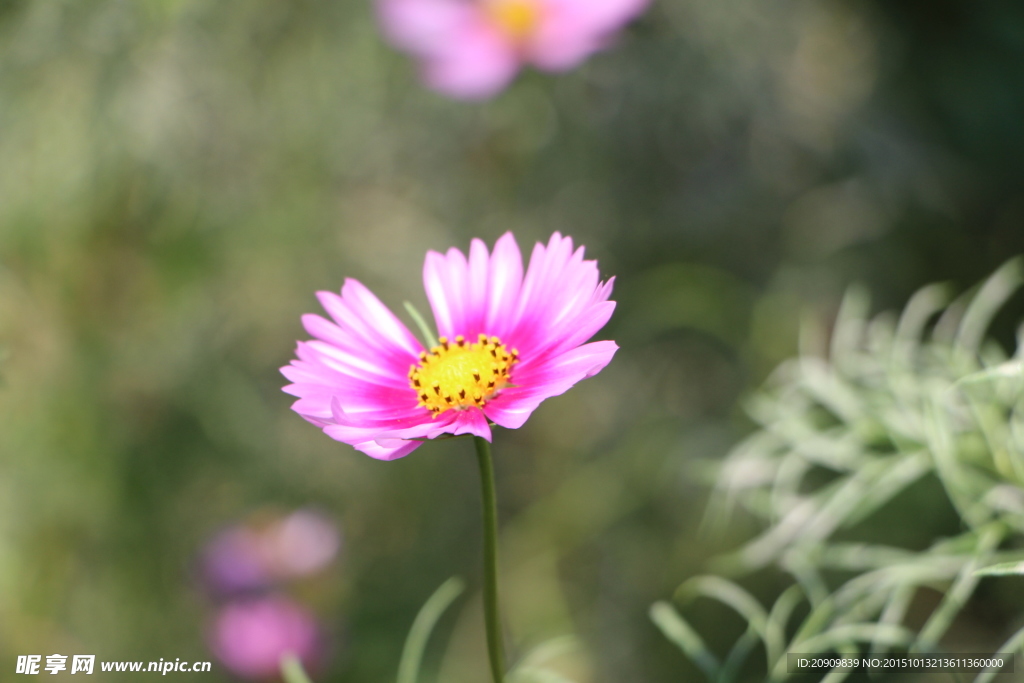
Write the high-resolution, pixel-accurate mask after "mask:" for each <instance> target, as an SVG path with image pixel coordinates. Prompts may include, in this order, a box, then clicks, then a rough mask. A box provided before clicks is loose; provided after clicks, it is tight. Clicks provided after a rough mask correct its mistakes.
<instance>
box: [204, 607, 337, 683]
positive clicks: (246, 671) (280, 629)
mask: <svg viewBox="0 0 1024 683" xmlns="http://www.w3.org/2000/svg"><path fill="white" fill-rule="evenodd" d="M210 648H211V649H212V650H213V653H214V655H215V656H216V657H217V659H219V660H220V662H221V663H222V664H223V665H224V666H226V667H227V668H228V669H229V670H230V671H231V672H232V673H234V674H235V675H237V676H240V677H242V678H248V679H251V680H263V679H269V678H275V677H277V675H278V671H279V667H280V662H281V658H282V657H283V656H284V655H286V654H289V653H291V654H293V655H295V656H296V657H298V658H299V659H300V660H301V661H302V663H303V665H304V666H306V667H307V668H310V667H311V666H314V665H315V663H316V662H317V661H318V660H319V659H320V658H321V657H322V655H323V639H322V638H321V635H320V630H319V628H318V626H317V623H316V620H315V619H314V618H313V616H312V615H311V614H310V613H309V612H307V611H306V610H305V609H303V608H302V607H300V606H298V605H297V604H295V603H294V602H292V601H291V600H288V599H287V598H283V597H280V596H269V597H264V598H257V599H245V600H240V601H237V602H232V603H228V604H227V605H226V606H225V607H223V608H222V609H221V610H220V612H219V613H218V615H217V618H216V619H215V621H214V625H213V631H212V632H211V633H210Z"/></svg>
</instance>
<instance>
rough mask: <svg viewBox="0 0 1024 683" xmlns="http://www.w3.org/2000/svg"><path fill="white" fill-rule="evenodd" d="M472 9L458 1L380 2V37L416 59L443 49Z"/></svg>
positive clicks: (400, 0)
mask: <svg viewBox="0 0 1024 683" xmlns="http://www.w3.org/2000/svg"><path fill="white" fill-rule="evenodd" d="M472 14H473V12H472V9H471V8H470V7H469V6H468V5H467V4H466V3H464V2H460V1H459V0H382V1H381V2H378V3H377V15H378V18H379V20H380V23H381V27H382V28H383V29H384V35H385V36H386V37H387V39H388V40H389V41H391V43H392V44H393V45H395V46H396V47H399V48H401V49H403V50H408V51H409V52H412V53H413V54H417V55H430V54H434V53H437V52H438V51H440V50H443V49H444V46H445V44H446V43H450V42H451V41H452V39H453V38H454V37H455V36H457V35H458V34H459V27H460V26H461V25H464V24H465V23H466V22H467V21H470V20H471V17H472Z"/></svg>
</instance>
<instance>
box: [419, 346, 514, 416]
mask: <svg viewBox="0 0 1024 683" xmlns="http://www.w3.org/2000/svg"><path fill="white" fill-rule="evenodd" d="M439 341H440V342H441V343H440V344H439V345H437V346H435V347H434V348H432V349H430V353H427V352H426V351H424V352H423V353H421V354H420V362H419V364H417V365H413V366H412V367H411V368H409V386H411V387H412V388H413V389H414V390H415V391H416V395H417V396H418V397H419V399H420V402H419V405H421V406H423V407H424V408H427V409H428V410H430V412H432V413H433V414H434V417H437V416H438V415H440V414H441V413H443V412H444V411H446V410H448V409H449V408H463V409H464V408H468V407H469V406H482V405H483V404H484V402H485V401H487V399H488V398H489V397H491V396H492V395H494V393H495V392H497V391H498V390H499V389H501V388H502V387H504V386H505V385H507V384H508V382H509V372H510V371H511V369H512V365H513V364H514V363H517V362H518V356H519V352H518V351H516V350H515V349H512V350H511V351H509V350H508V349H507V348H505V345H504V344H502V343H501V341H500V340H499V339H498V338H497V337H490V338H488V337H487V335H486V334H481V335H480V339H479V341H477V342H476V343H472V344H467V343H466V339H465V338H464V337H463V336H462V335H461V334H460V335H459V336H458V337H456V338H455V341H454V342H449V341H448V338H447V337H441V338H440V340H439Z"/></svg>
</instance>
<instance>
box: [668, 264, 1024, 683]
mask: <svg viewBox="0 0 1024 683" xmlns="http://www.w3.org/2000/svg"><path fill="white" fill-rule="evenodd" d="M1022 284H1024V261H1022V260H1021V259H1020V258H1017V259H1014V260H1012V261H1010V262H1009V263H1007V264H1006V265H1005V266H1003V267H1002V268H1000V269H999V271H997V272H996V274H995V275H993V276H992V277H991V278H990V279H989V280H988V281H987V282H986V283H985V284H984V285H983V286H982V287H981V288H980V289H979V290H978V291H977V293H976V294H973V295H972V296H970V297H969V298H961V299H960V300H958V301H956V302H954V303H953V304H952V305H948V306H947V305H946V304H947V301H946V295H945V291H944V290H945V289H946V288H943V287H941V286H939V287H936V286H931V287H926V288H924V289H922V290H920V291H919V292H918V293H917V294H916V295H915V296H914V297H913V298H912V299H911V300H910V303H908V305H907V307H906V309H905V310H904V311H903V313H902V314H901V315H900V317H899V318H898V320H897V319H895V318H894V317H892V316H888V315H884V314H883V315H879V316H877V317H875V318H873V319H872V318H868V317H867V311H868V310H869V306H868V301H867V298H866V297H865V296H864V295H863V292H860V291H857V290H852V291H851V292H850V293H849V294H848V295H847V297H846V299H845V300H844V302H843V306H842V308H841V309H840V311H839V315H838V319H837V320H836V323H835V326H834V328H833V329H832V332H831V335H830V336H831V341H830V343H829V344H828V347H827V348H821V347H822V344H821V342H822V341H823V340H824V335H823V334H821V331H820V330H818V331H815V330H807V331H806V332H805V335H804V337H805V344H804V348H803V349H802V350H801V354H800V356H799V357H797V358H794V359H791V360H789V361H787V362H786V363H785V364H783V365H782V366H780V367H779V368H778V370H777V371H776V372H775V373H773V375H772V378H771V380H770V382H769V384H768V386H767V387H765V389H764V390H762V391H761V392H758V393H757V394H755V396H754V398H753V399H752V400H751V401H750V402H749V407H748V411H749V413H750V415H751V416H752V417H753V418H754V420H755V421H756V422H757V423H758V425H759V428H758V430H757V431H755V432H754V433H753V434H752V435H751V436H749V437H748V438H747V439H745V440H744V441H743V442H741V443H740V444H739V445H738V446H737V447H736V448H735V449H734V450H733V451H732V453H730V454H729V456H728V457H727V458H726V459H725V461H724V462H722V463H721V466H720V468H715V469H718V471H717V473H716V477H715V479H716V489H717V491H716V493H717V495H716V496H715V500H714V504H713V505H712V507H711V508H710V511H711V514H710V515H709V517H708V519H707V522H708V525H709V529H712V530H717V529H721V528H723V527H724V526H726V525H727V524H728V519H729V517H730V515H731V514H733V513H734V511H735V509H736V508H742V509H743V510H744V511H746V512H748V513H750V514H751V515H753V516H754V517H756V518H758V519H759V520H761V521H762V523H763V524H764V526H765V527H766V528H765V530H764V531H763V532H762V533H760V534H759V535H758V536H757V537H756V538H754V539H752V540H750V541H749V542H747V543H746V544H744V545H743V547H742V548H740V549H739V550H735V551H733V552H730V553H729V554H727V555H725V556H723V557H720V558H717V559H716V560H715V562H714V563H713V564H712V569H717V571H718V572H719V573H720V575H708V576H696V577H691V578H689V579H688V580H686V581H685V582H684V583H683V584H682V585H680V586H679V588H678V589H677V590H676V592H675V598H676V600H677V601H679V602H680V603H689V602H692V601H694V600H695V599H696V598H711V599H713V600H717V601H719V602H720V603H723V604H724V605H727V606H729V607H731V608H732V609H733V610H735V611H736V612H738V613H739V614H740V615H741V616H742V617H743V618H744V619H745V620H746V622H747V624H748V628H747V631H746V632H745V633H744V634H743V635H742V636H741V638H740V639H739V640H738V641H737V643H736V644H735V646H734V647H733V649H732V650H731V651H730V653H729V655H728V657H727V659H725V660H724V661H723V662H722V663H719V662H718V661H717V658H716V656H715V655H714V654H713V653H712V652H711V651H710V650H709V648H708V646H707V645H706V644H705V643H704V642H703V640H702V639H701V638H700V636H699V635H698V633H697V631H698V630H699V628H697V627H695V626H693V625H690V624H688V623H687V622H686V621H685V620H684V618H683V617H682V616H680V615H679V614H678V613H677V612H676V611H675V610H674V609H673V607H671V606H669V605H668V604H666V603H664V602H661V603H658V604H657V605H656V606H655V607H654V608H652V613H651V616H652V618H653V619H654V621H655V623H657V624H658V626H659V627H660V628H661V629H662V631H663V632H664V633H665V634H666V636H668V637H669V639H670V640H672V641H674V642H676V643H677V644H678V645H679V646H680V647H681V648H682V649H683V650H684V652H686V653H687V654H688V655H689V656H690V657H691V658H692V659H693V661H694V664H695V665H697V666H698V667H699V668H700V669H702V670H703V671H704V672H705V674H706V675H707V678H708V680H710V681H715V682H717V683H725V682H726V681H731V680H734V679H735V676H736V675H738V674H739V673H740V672H741V671H742V670H744V668H748V669H749V668H751V667H750V666H749V662H748V661H747V659H748V658H749V656H750V654H751V651H752V650H753V649H755V648H754V645H755V644H759V643H763V647H764V651H765V654H766V665H765V666H764V667H760V669H761V670H760V673H759V675H757V678H760V679H762V680H782V679H784V678H786V674H787V660H786V653H787V652H792V653H824V654H827V653H840V654H843V655H851V656H852V655H857V654H869V653H870V654H872V655H880V654H881V655H884V654H885V653H887V652H890V651H891V650H893V649H897V648H898V649H899V650H901V651H902V652H903V653H906V652H908V651H909V652H911V653H918V654H920V653H934V652H942V651H946V652H953V653H958V652H973V651H978V652H987V653H997V652H998V653H1012V652H1014V651H1015V650H1018V649H1019V648H1020V647H1021V644H1022V643H1024V624H1021V623H1020V622H1021V612H1022V608H1024V603H1022V602H1021V600H1020V586H1019V584H1017V583H1014V582H1015V581H1019V578H1020V577H1019V574H1020V573H1021V571H1020V567H1021V565H1022V563H1021V558H1022V557H1024V554H1022V542H1024V536H1022V532H1024V486H1022V484H1024V476H1022V475H1024V427H1022V422H1021V419H1022V415H1021V405H1022V398H1024V391H1022V389H1024V386H1022V379H1024V371H1022V364H1021V357H1022V354H1024V348H1022V347H1021V346H1020V345H1018V346H1017V349H1016V352H1015V353H1014V354H1013V357H1012V358H1008V357H1007V355H1006V352H1005V351H1004V350H1003V349H1002V348H1001V347H1000V345H999V344H997V343H994V342H986V340H985V333H986V330H987V328H988V325H989V324H990V322H991V320H992V318H993V317H994V316H995V315H996V314H997V313H998V312H999V310H1000V309H1001V308H1002V306H1003V304H1004V303H1005V302H1006V300H1007V299H1008V298H1009V297H1010V296H1012V295H1013V294H1014V293H1015V292H1016V290H1017V289H1018V288H1019V287H1020V286H1021V285H1022ZM1019 334H1024V325H1022V326H1021V328H1020V330H1019ZM766 568H773V569H776V570H781V571H782V572H784V573H785V574H787V575H789V576H790V577H791V579H790V580H791V585H790V586H788V587H787V588H786V589H785V590H784V591H781V592H780V594H779V595H778V596H776V597H775V598H774V599H773V604H772V606H771V608H770V609H766V608H764V607H762V606H761V604H760V603H759V601H758V600H757V599H756V598H754V597H753V596H752V595H751V594H750V593H749V592H747V591H746V590H745V589H744V588H743V587H742V586H741V585H739V584H737V583H734V582H733V581H731V580H729V579H728V578H726V577H728V576H735V575H740V576H744V575H746V576H750V575H756V573H758V572H761V571H762V570H765V569H766ZM988 575H993V576H1000V575H1003V576H1006V575H1012V576H1013V578H1012V579H1004V580H1003V581H1002V582H1001V583H1000V582H997V581H992V580H989V581H987V582H986V583H985V584H984V585H980V584H981V581H982V578H983V577H985V576H988ZM985 593H987V594H988V595H987V597H988V599H989V600H995V601H996V603H997V604H996V605H992V606H991V607H990V608H989V609H988V610H986V613H985V614H984V616H981V615H979V614H977V613H973V614H972V612H971V610H968V609H965V608H967V607H968V603H969V602H971V601H972V600H973V599H974V598H975V596H976V595H978V594H980V595H984V594H985ZM799 608H803V609H802V611H800V610H799ZM1008 630H1009V633H1011V634H1012V635H1009V637H1007V636H1005V635H1004V633H1005V632H1007V631H1008ZM1014 631H1015V632H1014ZM1001 635H1002V636H1003V639H1005V643H1003V642H1002V641H1001V640H999V638H1000V636H1001ZM947 636H948V637H947ZM944 648H946V649H944ZM754 668H755V670H756V669H757V668H758V667H754ZM997 672H998V668H997V669H995V670H993V671H991V672H985V673H982V674H981V675H979V676H978V677H977V678H976V679H974V680H976V681H977V682H978V683H981V682H982V681H989V680H991V679H992V676H993V675H995V674H996V673H997ZM821 673H822V674H823V675H824V674H826V673H827V676H825V677H824V679H823V680H828V681H829V682H830V683H838V681H841V680H843V679H845V678H847V677H849V675H850V673H852V672H850V671H841V670H834V671H831V672H824V671H823V672H821ZM859 673H861V674H864V673H866V672H863V671H862V672H859ZM887 673H895V674H896V675H897V676H898V675H899V674H898V672H887ZM906 677H907V674H904V676H903V678H906ZM970 678H972V679H973V678H974V677H973V676H971V677H970Z"/></svg>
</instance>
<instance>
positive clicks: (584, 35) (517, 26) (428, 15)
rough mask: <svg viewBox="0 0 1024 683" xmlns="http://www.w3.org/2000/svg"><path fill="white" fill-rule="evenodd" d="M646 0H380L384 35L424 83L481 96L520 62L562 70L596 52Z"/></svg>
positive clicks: (505, 78) (512, 72)
mask: <svg viewBox="0 0 1024 683" xmlns="http://www.w3.org/2000/svg"><path fill="white" fill-rule="evenodd" d="M647 3H648V0H379V1H378V9H379V15H380V21H381V24H382V26H383V28H384V32H385V34H386V35H387V37H388V39H389V40H390V41H391V42H392V43H393V44H394V45H395V46H396V47H398V48H399V49H401V50H404V51H406V52H409V53H410V54H412V55H413V56H415V57H417V58H419V59H420V61H421V65H422V69H423V75H424V79H425V80H426V81H427V84H428V85H430V87H432V88H435V89H436V90H439V91H441V92H444V93H448V94H450V95H453V96H455V97H462V98H467V99H482V98H486V97H490V96H491V95H494V94H495V93H497V92H498V91H500V90H501V89H502V88H504V87H505V86H506V85H507V84H508V83H509V81H511V80H512V78H513V77H514V76H515V75H516V72H517V71H518V70H519V67H520V66H521V65H522V64H524V63H528V64H532V65H534V66H536V67H537V68H539V69H543V70H545V71H565V70H567V69H571V68H573V67H575V66H576V65H578V64H579V63H580V62H582V61H583V60H584V59H586V58H587V57H588V56H589V55H591V54H592V53H594V52H596V51H598V50H600V49H602V48H603V47H604V46H605V45H606V44H607V43H608V42H609V38H610V36H611V35H612V34H613V33H614V32H615V31H616V30H617V29H619V28H620V27H621V26H622V25H623V24H625V23H626V22H628V21H629V20H631V19H633V18H634V17H635V16H637V15H638V14H640V12H642V11H643V10H644V9H645V7H646V6H647Z"/></svg>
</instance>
